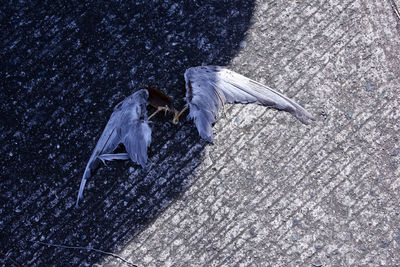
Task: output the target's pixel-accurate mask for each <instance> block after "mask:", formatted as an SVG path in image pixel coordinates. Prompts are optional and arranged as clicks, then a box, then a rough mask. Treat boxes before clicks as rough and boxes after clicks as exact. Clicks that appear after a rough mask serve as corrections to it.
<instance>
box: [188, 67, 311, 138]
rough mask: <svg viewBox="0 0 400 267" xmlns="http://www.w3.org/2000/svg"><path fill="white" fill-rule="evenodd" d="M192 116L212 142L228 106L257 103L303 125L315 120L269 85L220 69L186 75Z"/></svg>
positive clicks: (197, 69)
mask: <svg viewBox="0 0 400 267" xmlns="http://www.w3.org/2000/svg"><path fill="white" fill-rule="evenodd" d="M185 82H186V101H187V103H188V106H189V108H190V113H189V117H190V118H192V119H194V122H195V124H196V127H197V130H198V131H199V134H200V136H201V137H202V138H203V139H205V140H207V141H210V142H212V127H211V126H212V124H213V123H214V122H215V116H216V115H217V112H218V110H219V108H220V107H221V105H224V104H225V103H242V104H247V103H255V104H259V105H263V106H267V107H271V108H275V109H278V110H283V111H286V112H289V113H291V114H292V115H293V116H295V117H296V118H297V119H299V120H300V121H301V122H302V123H304V124H308V122H309V120H314V117H313V116H312V115H311V114H310V113H309V112H308V111H307V110H305V109H304V108H303V107H301V106H300V105H299V104H297V103H296V102H294V101H293V100H291V99H290V98H288V97H286V96H284V95H282V94H280V93H278V92H276V91H275V90H273V89H271V88H270V87H268V86H265V85H263V84H261V83H258V82H256V81H254V80H251V79H249V78H247V77H245V76H243V75H240V74H238V73H236V72H233V71H231V70H228V69H227V68H224V67H220V66H199V67H192V68H189V69H187V70H186V72H185Z"/></svg>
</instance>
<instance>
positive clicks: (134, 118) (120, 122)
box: [76, 90, 151, 207]
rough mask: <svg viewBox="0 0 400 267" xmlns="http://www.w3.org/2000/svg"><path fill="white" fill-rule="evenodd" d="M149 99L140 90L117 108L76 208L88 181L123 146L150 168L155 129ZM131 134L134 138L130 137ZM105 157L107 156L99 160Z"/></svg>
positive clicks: (90, 165)
mask: <svg viewBox="0 0 400 267" xmlns="http://www.w3.org/2000/svg"><path fill="white" fill-rule="evenodd" d="M147 98H148V92H147V90H139V91H137V92H135V93H134V94H132V95H130V96H128V97H127V98H125V99H124V100H123V101H122V102H120V103H119V104H117V105H116V106H115V108H114V111H113V113H112V114H111V117H110V119H109V120H108V122H107V125H106V127H105V128H104V130H103V133H102V134H101V136H100V138H99V141H97V144H96V147H95V148H94V150H93V152H92V155H91V156H90V159H89V161H88V163H87V165H86V168H85V172H84V173H83V177H82V180H81V185H80V187H79V193H78V197H77V200H76V207H78V203H79V200H80V199H82V197H83V190H84V188H85V184H86V181H87V180H88V179H89V178H90V177H91V176H92V172H93V171H94V170H95V169H96V168H97V167H98V165H99V163H100V160H104V159H105V160H111V158H112V157H111V156H110V154H111V153H112V152H113V151H114V150H115V149H116V148H117V147H118V145H119V144H121V143H122V144H124V145H125V147H126V149H127V152H128V154H129V158H130V159H131V160H132V161H134V162H136V163H138V164H140V165H142V166H144V165H145V164H146V161H147V147H148V146H149V145H150V142H151V129H150V127H149V126H148V123H147V121H146V120H147V111H146V106H147ZM132 124H134V125H135V126H134V127H127V125H132ZM130 134H131V135H132V137H129V135H130ZM132 139H134V140H132ZM132 143H133V145H132ZM104 154H106V155H107V156H104V157H99V156H101V155H104ZM117 158H121V157H119V156H116V157H115V158H113V159H117Z"/></svg>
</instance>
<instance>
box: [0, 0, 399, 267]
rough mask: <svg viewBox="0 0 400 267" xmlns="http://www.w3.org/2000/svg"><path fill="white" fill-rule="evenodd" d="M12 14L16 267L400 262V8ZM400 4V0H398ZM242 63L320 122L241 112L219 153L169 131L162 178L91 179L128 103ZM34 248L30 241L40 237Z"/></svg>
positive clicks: (221, 131)
mask: <svg viewBox="0 0 400 267" xmlns="http://www.w3.org/2000/svg"><path fill="white" fill-rule="evenodd" d="M227 2H229V3H225V2H219V4H215V3H213V2H212V1H211V2H210V3H208V5H205V6H203V8H202V7H201V6H202V1H193V2H191V4H189V2H187V1H182V2H180V3H176V4H173V3H172V2H171V3H170V2H163V3H161V2H159V1H153V2H148V1H143V2H139V1H137V2H135V5H127V4H121V3H112V4H109V5H108V4H106V3H100V4H99V3H96V4H87V5H80V6H79V5H72V4H70V5H55V4H43V5H37V6H29V5H28V3H22V4H21V3H20V4H19V5H20V6H18V4H17V3H10V4H9V5H5V6H3V7H2V9H1V16H0V18H1V25H2V29H4V30H2V40H3V41H2V47H1V49H2V50H1V58H2V68H1V70H0V71H1V75H2V81H4V82H3V85H2V90H1V92H0V93H1V99H2V100H1V101H2V103H1V108H2V113H3V114H7V116H1V120H2V123H1V139H2V147H1V151H0V152H1V157H2V162H4V163H3V166H2V167H1V172H2V176H4V179H3V178H2V180H1V197H2V203H3V204H2V207H1V209H0V212H1V213H0V215H1V219H0V227H1V228H0V230H1V247H0V248H1V251H0V252H1V253H2V254H1V255H2V259H1V260H2V264H4V265H12V264H13V261H15V262H18V263H19V264H20V265H33V266H43V265H56V266H57V265H58V266H66V265H85V264H87V265H93V264H97V265H104V266H115V265H120V266H125V263H122V262H121V261H120V260H118V259H115V258H114V257H104V255H102V254H99V253H95V252H93V251H92V252H89V251H87V250H85V249H81V250H74V249H65V248H55V247H48V246H44V245H41V244H34V243H31V242H29V241H43V242H48V243H54V244H65V245H76V246H90V247H94V248H97V249H102V250H105V251H112V252H115V253H117V254H119V255H121V256H122V257H124V258H126V259H129V260H130V261H132V262H135V263H136V264H137V265H138V266H360V265H370V266H379V265H385V266H394V265H397V264H398V263H399V262H400V249H399V245H400V218H399V217H400V215H399V212H400V205H399V204H400V194H399V186H400V175H399V159H400V158H399V157H400V147H399V125H400V123H399V118H400V113H399V110H398V107H399V102H400V100H399V97H398V93H399V89H400V86H399V80H400V79H399V77H400V76H399V74H400V67H399V63H400V57H399V55H398V51H399V48H400V41H399V34H400V20H398V18H397V17H396V15H395V14H394V12H393V10H392V7H391V2H390V1H383V0H378V1H361V0H356V1H340V0H339V1H329V0H328V1H296V2H294V1H256V2H254V3H253V2H249V1H243V2H246V4H241V1H227ZM397 3H398V1H397ZM202 63H206V64H221V65H228V66H229V67H230V68H232V69H233V70H236V71H238V72H240V73H242V74H244V75H247V76H249V77H251V78H253V79H256V80H258V81H260V82H262V83H265V84H268V85H270V86H272V87H274V88H276V89H277V90H279V91H280V92H283V93H284V94H286V95H288V96H290V97H292V98H293V99H295V100H296V101H298V102H299V103H301V104H302V105H304V106H305V107H306V108H307V109H308V110H309V111H311V112H312V113H313V114H314V115H315V116H316V118H317V121H316V122H315V123H313V124H311V125H309V126H304V125H302V124H301V123H299V122H298V121H296V120H295V119H294V118H293V117H291V116H289V115H288V114H286V113H280V112H276V111H272V110H267V109H265V108H263V107H259V106H255V105H247V106H243V105H232V106H229V109H228V116H227V117H226V118H225V117H223V116H220V118H219V120H218V121H217V123H216V124H215V126H214V137H215V142H214V145H210V144H207V143H206V142H203V141H201V140H200V139H199V138H198V136H197V132H196V130H195V129H194V126H193V124H192V123H191V122H189V121H187V122H184V123H182V124H180V125H179V127H174V126H173V125H172V124H169V123H167V124H165V123H162V118H163V117H162V116H161V117H160V118H158V119H157V121H156V122H155V123H154V125H153V133H154V134H153V137H154V141H153V144H152V147H151V150H150V152H149V155H150V159H149V166H148V168H147V169H146V170H142V169H140V168H139V167H138V166H136V165H134V164H132V163H129V162H126V163H115V164H110V166H109V167H108V168H106V167H103V168H100V169H99V170H98V172H97V173H96V174H95V177H94V179H93V180H92V181H91V182H90V183H89V184H88V186H87V188H86V191H85V193H86V194H85V201H84V203H83V205H82V207H81V208H80V209H79V210H76V209H74V200H75V197H76V193H77V190H78V187H79V182H80V176H81V174H82V173H83V169H84V166H85V164H86V161H87V159H88V158H89V156H90V153H91V149H92V148H93V147H94V145H95V142H96V141H97V138H98V137H99V135H100V133H101V130H102V127H104V125H105V123H106V121H107V119H108V116H109V115H110V114H111V111H112V107H113V106H114V105H115V104H116V103H117V102H118V101H120V100H121V99H123V98H124V96H126V95H128V94H130V93H131V92H132V91H133V90H135V89H136V88H138V87H140V86H144V85H152V86H155V87H158V88H161V89H162V90H164V91H165V92H167V93H168V94H170V95H171V96H172V97H174V99H175V101H176V103H177V106H180V105H182V100H180V99H181V97H182V96H183V94H184V89H183V81H182V78H181V76H182V74H183V72H184V69H185V68H186V67H188V66H193V65H199V64H202ZM28 240H29V241H28Z"/></svg>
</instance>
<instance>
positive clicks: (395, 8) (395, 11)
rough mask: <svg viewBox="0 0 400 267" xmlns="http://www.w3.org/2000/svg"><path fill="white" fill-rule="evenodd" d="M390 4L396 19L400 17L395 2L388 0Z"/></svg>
mask: <svg viewBox="0 0 400 267" xmlns="http://www.w3.org/2000/svg"><path fill="white" fill-rule="evenodd" d="M390 2H391V4H392V8H393V11H394V13H396V16H397V18H398V19H400V12H399V8H398V7H397V4H396V2H395V1H394V0H390Z"/></svg>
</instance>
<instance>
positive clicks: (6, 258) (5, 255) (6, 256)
mask: <svg viewBox="0 0 400 267" xmlns="http://www.w3.org/2000/svg"><path fill="white" fill-rule="evenodd" d="M0 254H1V255H3V256H4V259H5V260H10V261H11V262H12V263H14V264H15V266H18V267H21V264H19V263H18V262H17V261H16V260H13V259H12V258H10V256H8V255H7V254H8V252H7V254H4V253H3V252H0Z"/></svg>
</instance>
